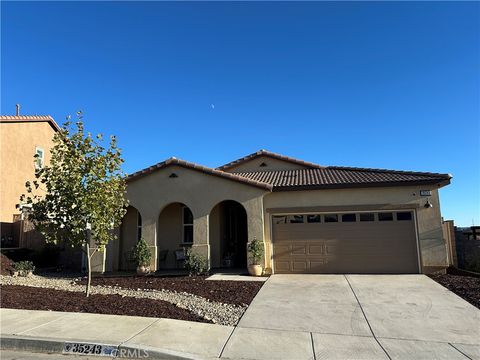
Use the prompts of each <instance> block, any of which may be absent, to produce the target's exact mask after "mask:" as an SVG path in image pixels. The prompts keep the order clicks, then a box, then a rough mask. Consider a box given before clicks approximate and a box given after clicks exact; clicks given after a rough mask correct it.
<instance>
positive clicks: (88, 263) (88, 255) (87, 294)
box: [85, 241, 93, 297]
mask: <svg viewBox="0 0 480 360" xmlns="http://www.w3.org/2000/svg"><path fill="white" fill-rule="evenodd" d="M92 256H93V254H92V255H90V244H89V243H88V241H87V274H88V275H87V276H88V280H87V288H86V290H85V295H86V296H87V297H89V296H90V285H91V284H92V261H91V260H92Z"/></svg>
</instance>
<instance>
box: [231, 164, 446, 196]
mask: <svg viewBox="0 0 480 360" xmlns="http://www.w3.org/2000/svg"><path fill="white" fill-rule="evenodd" d="M233 174H236V175H238V176H241V177H243V178H246V179H250V180H255V181H260V182H262V183H267V184H271V185H272V186H273V191H286V190H307V189H312V190H313V189H324V188H346V187H373V186H394V185H396V186H398V185H421V184H425V185H427V184H439V185H441V186H443V185H447V184H449V183H450V179H451V175H449V174H436V173H424V172H413V171H397V170H385V169H367V168H350V167H339V166H328V167H323V168H317V169H301V170H277V171H254V172H237V173H235V172H234V173H233Z"/></svg>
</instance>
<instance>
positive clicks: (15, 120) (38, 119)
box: [0, 115, 60, 131]
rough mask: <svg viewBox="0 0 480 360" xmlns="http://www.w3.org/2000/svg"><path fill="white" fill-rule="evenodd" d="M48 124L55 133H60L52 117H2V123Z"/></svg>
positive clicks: (0, 119)
mask: <svg viewBox="0 0 480 360" xmlns="http://www.w3.org/2000/svg"><path fill="white" fill-rule="evenodd" d="M44 121H46V122H48V123H49V124H50V126H51V127H52V128H53V129H54V130H55V131H60V127H59V126H58V125H57V123H56V122H55V120H53V118H52V117H51V116H50V115H0V123H8V122H12V123H18V122H44Z"/></svg>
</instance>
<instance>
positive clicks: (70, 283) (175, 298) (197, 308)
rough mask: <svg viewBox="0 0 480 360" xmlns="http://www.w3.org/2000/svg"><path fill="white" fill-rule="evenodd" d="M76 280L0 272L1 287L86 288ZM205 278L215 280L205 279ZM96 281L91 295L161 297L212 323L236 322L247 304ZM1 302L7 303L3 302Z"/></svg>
mask: <svg viewBox="0 0 480 360" xmlns="http://www.w3.org/2000/svg"><path fill="white" fill-rule="evenodd" d="M127 279H128V278H127ZM130 279H135V278H130ZM184 281H186V280H184ZM195 281H196V280H195ZM77 282H79V283H82V281H80V279H75V278H68V277H63V278H62V277H53V276H48V277H47V276H38V275H33V276H30V277H11V276H0V284H1V285H2V288H3V287H4V286H8V285H17V286H24V287H33V288H42V289H53V290H61V291H64V292H75V293H83V292H84V291H85V285H83V284H77ZM204 282H206V283H210V282H213V283H215V281H204ZM227 283H230V282H229V281H227ZM95 284H98V283H96V282H94V285H93V286H92V288H91V294H92V295H102V296H108V295H118V296H120V297H123V298H125V297H129V298H133V299H135V300H138V299H142V300H144V299H150V300H153V301H158V300H160V301H166V302H168V303H170V304H173V305H175V306H176V307H178V308H180V309H184V310H187V311H189V312H191V313H192V314H194V315H195V316H197V317H200V318H202V319H205V320H207V321H211V322H213V323H217V324H221V325H236V324H237V323H238V321H239V320H240V318H241V316H242V315H243V313H244V312H245V310H246V308H247V305H241V306H240V305H232V304H227V303H221V302H218V301H211V300H209V299H206V298H204V297H201V296H198V295H195V294H191V293H188V292H179V291H172V290H166V289H163V288H157V289H152V288H150V289H149V288H143V287H137V288H135V287H131V288H122V287H116V286H112V285H106V284H104V285H95ZM138 285H139V286H140V285H141V284H140V283H138ZM213 285H214V287H215V286H218V285H216V284H213ZM39 291H40V290H39ZM67 295H68V294H67ZM75 296H76V295H75ZM81 296H84V295H83V294H81ZM132 301H134V300H132ZM134 303H136V302H132V304H134ZM2 306H4V305H3V304H2ZM111 306H112V307H114V306H115V303H112V304H111Z"/></svg>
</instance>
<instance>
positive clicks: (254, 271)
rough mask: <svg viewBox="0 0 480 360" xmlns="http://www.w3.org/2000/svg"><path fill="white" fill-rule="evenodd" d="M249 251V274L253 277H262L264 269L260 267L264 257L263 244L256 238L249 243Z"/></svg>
mask: <svg viewBox="0 0 480 360" xmlns="http://www.w3.org/2000/svg"><path fill="white" fill-rule="evenodd" d="M247 250H248V253H249V254H250V258H251V264H250V265H248V273H249V274H250V275H253V276H261V275H262V273H263V268H262V265H260V261H261V260H262V256H263V242H262V241H259V240H257V238H254V239H253V240H252V241H251V242H249V243H248V245H247Z"/></svg>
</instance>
